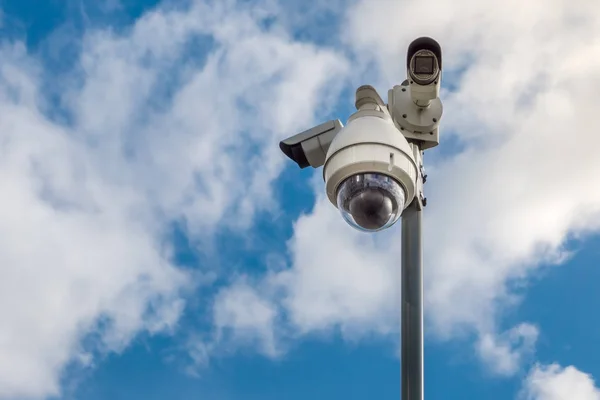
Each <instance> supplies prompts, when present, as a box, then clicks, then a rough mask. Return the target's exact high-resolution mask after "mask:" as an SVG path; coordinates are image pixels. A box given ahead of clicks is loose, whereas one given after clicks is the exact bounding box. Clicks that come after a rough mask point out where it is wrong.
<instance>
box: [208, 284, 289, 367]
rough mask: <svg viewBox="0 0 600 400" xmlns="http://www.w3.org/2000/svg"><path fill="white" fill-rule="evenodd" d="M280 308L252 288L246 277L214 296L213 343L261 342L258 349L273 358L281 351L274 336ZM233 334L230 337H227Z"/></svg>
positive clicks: (249, 343) (251, 343)
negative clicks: (214, 335) (214, 331)
mask: <svg viewBox="0 0 600 400" xmlns="http://www.w3.org/2000/svg"><path fill="white" fill-rule="evenodd" d="M276 318H277V308H276V306H274V305H273V304H272V303H271V302H270V301H269V300H268V299H264V298H261V297H260V296H259V295H258V293H257V292H256V291H255V290H254V288H253V287H251V286H250V285H248V284H247V283H246V282H244V281H243V280H241V281H238V282H236V283H235V285H233V286H231V287H228V288H225V289H223V290H221V291H220V292H219V294H218V295H217V297H216V299H215V308H214V324H215V329H216V331H217V336H216V337H215V339H214V341H215V342H214V344H215V345H217V346H219V345H221V344H222V342H224V341H229V340H233V341H234V342H239V341H242V342H246V343H247V344H248V345H254V344H256V343H257V344H258V349H259V351H261V352H262V353H264V354H265V355H267V356H270V357H276V356H277V355H278V354H279V353H280V351H279V350H278V344H277V342H276V338H275V329H276V327H275V322H276ZM230 335H231V336H233V337H231V338H228V337H227V336H230Z"/></svg>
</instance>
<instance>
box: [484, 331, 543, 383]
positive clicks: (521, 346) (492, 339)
mask: <svg viewBox="0 0 600 400" xmlns="http://www.w3.org/2000/svg"><path fill="white" fill-rule="evenodd" d="M538 333H539V332H538V329H537V328H536V327H535V326H533V325H530V324H521V325H517V326H515V327H514V328H512V329H510V330H509V331H507V332H504V333H503V334H502V335H497V334H481V335H480V338H479V343H478V344H477V350H478V352H479V355H480V357H481V358H482V359H483V360H484V361H485V362H486V363H487V365H489V366H490V367H491V368H492V371H493V372H495V373H497V374H500V375H506V376H510V375H513V374H515V373H516V372H518V371H519V369H520V368H521V365H522V363H523V361H524V359H525V358H526V357H529V356H531V355H532V353H533V350H534V348H535V343H536V341H537V338H538Z"/></svg>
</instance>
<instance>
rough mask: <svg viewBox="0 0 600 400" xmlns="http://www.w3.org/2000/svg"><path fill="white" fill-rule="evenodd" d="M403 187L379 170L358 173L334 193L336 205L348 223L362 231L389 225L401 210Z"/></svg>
mask: <svg viewBox="0 0 600 400" xmlns="http://www.w3.org/2000/svg"><path fill="white" fill-rule="evenodd" d="M404 202H405V194H404V190H403V189H402V187H401V186H400V184H398V182H396V181H395V180H394V179H392V178H390V177H389V176H386V175H382V174H358V175H354V176H351V177H350V178H347V179H346V180H345V181H344V182H342V184H341V185H340V187H339V189H338V193H337V205H338V209H339V210H340V212H341V213H342V216H343V217H344V219H345V220H346V222H348V223H349V224H350V225H351V226H353V227H355V228H356V229H359V230H361V231H366V232H374V231H380V230H382V229H385V228H389V227H390V226H392V225H393V224H394V223H395V222H396V221H398V219H399V218H400V214H401V213H402V210H404Z"/></svg>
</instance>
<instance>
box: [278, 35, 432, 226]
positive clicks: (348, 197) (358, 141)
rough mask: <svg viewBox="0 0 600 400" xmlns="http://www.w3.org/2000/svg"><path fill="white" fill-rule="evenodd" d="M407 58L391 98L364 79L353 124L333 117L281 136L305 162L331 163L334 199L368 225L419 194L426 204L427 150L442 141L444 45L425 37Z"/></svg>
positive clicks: (356, 222) (327, 177)
mask: <svg viewBox="0 0 600 400" xmlns="http://www.w3.org/2000/svg"><path fill="white" fill-rule="evenodd" d="M407 60H408V61H407V75H408V79H407V80H406V81H405V82H404V83H403V85H401V86H395V87H394V88H393V89H391V90H390V91H389V92H388V104H385V103H384V102H383V100H382V99H381V97H380V96H379V94H378V93H377V91H376V90H375V89H374V88H373V87H371V86H361V87H360V88H358V89H357V91H356V104H355V105H356V109H357V112H356V113H354V114H353V115H351V116H350V118H349V119H348V122H347V124H346V126H343V125H342V123H341V122H340V121H339V120H334V121H329V122H327V123H325V124H322V125H319V126H317V127H314V128H312V129H309V130H308V131H305V132H302V133H300V134H298V135H295V136H292V137H290V138H288V139H286V140H283V141H282V142H281V143H280V144H279V146H280V148H281V150H282V151H283V152H284V154H286V155H287V156H288V157H289V158H290V159H292V160H293V161H294V162H296V163H297V164H298V166H299V167H300V168H305V167H307V166H309V165H310V166H312V167H313V168H318V167H320V166H323V179H324V181H325V190H326V193H327V197H328V198H329V201H330V202H331V203H332V204H333V205H334V206H336V207H337V208H338V209H339V210H340V212H341V214H342V216H343V218H344V219H345V220H346V221H347V222H348V223H349V224H350V225H351V226H353V227H354V228H356V229H359V230H361V231H367V232H373V231H379V230H382V229H386V228H388V227H390V226H392V225H393V224H394V223H395V222H396V221H398V219H399V218H400V216H401V214H402V212H403V211H404V209H405V208H406V207H407V206H408V205H410V204H411V203H412V202H413V201H415V200H416V201H418V202H419V204H421V203H420V202H421V201H422V185H423V179H422V157H421V156H422V151H423V150H424V149H426V148H430V147H433V146H435V145H437V143H438V124H439V120H440V118H441V116H442V107H441V101H440V100H439V98H438V94H439V87H440V82H441V71H442V57H441V49H440V46H439V44H437V42H435V41H434V40H433V39H430V38H419V39H417V40H415V41H414V42H413V43H411V45H410V46H409V49H408V54H407Z"/></svg>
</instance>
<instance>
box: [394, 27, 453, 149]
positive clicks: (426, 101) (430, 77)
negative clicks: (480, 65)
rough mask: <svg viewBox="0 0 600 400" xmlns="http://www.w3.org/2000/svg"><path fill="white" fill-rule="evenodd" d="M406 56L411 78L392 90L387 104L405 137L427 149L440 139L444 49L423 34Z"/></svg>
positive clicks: (413, 43)
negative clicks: (440, 96) (440, 95)
mask: <svg viewBox="0 0 600 400" xmlns="http://www.w3.org/2000/svg"><path fill="white" fill-rule="evenodd" d="M406 59H407V64H406V73H407V78H408V79H406V80H405V81H404V82H402V84H401V85H396V86H394V87H393V88H392V89H390V90H389V92H388V108H389V111H390V114H391V115H392V118H393V120H394V124H395V125H396V127H397V128H398V129H399V130H400V131H401V132H402V134H403V135H404V137H406V138H407V139H408V140H411V141H415V142H418V143H420V145H421V148H422V149H423V150H426V149H429V148H432V147H435V146H437V145H438V144H439V142H440V138H439V123H440V120H441V118H442V114H443V112H444V109H443V106H442V101H441V99H440V98H439V94H440V88H441V85H442V50H441V47H440V45H439V43H438V42H436V41H435V40H433V39H431V38H428V37H422V38H419V39H416V40H414V41H413V42H412V43H411V44H410V46H409V47H408V52H407V56H406Z"/></svg>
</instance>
